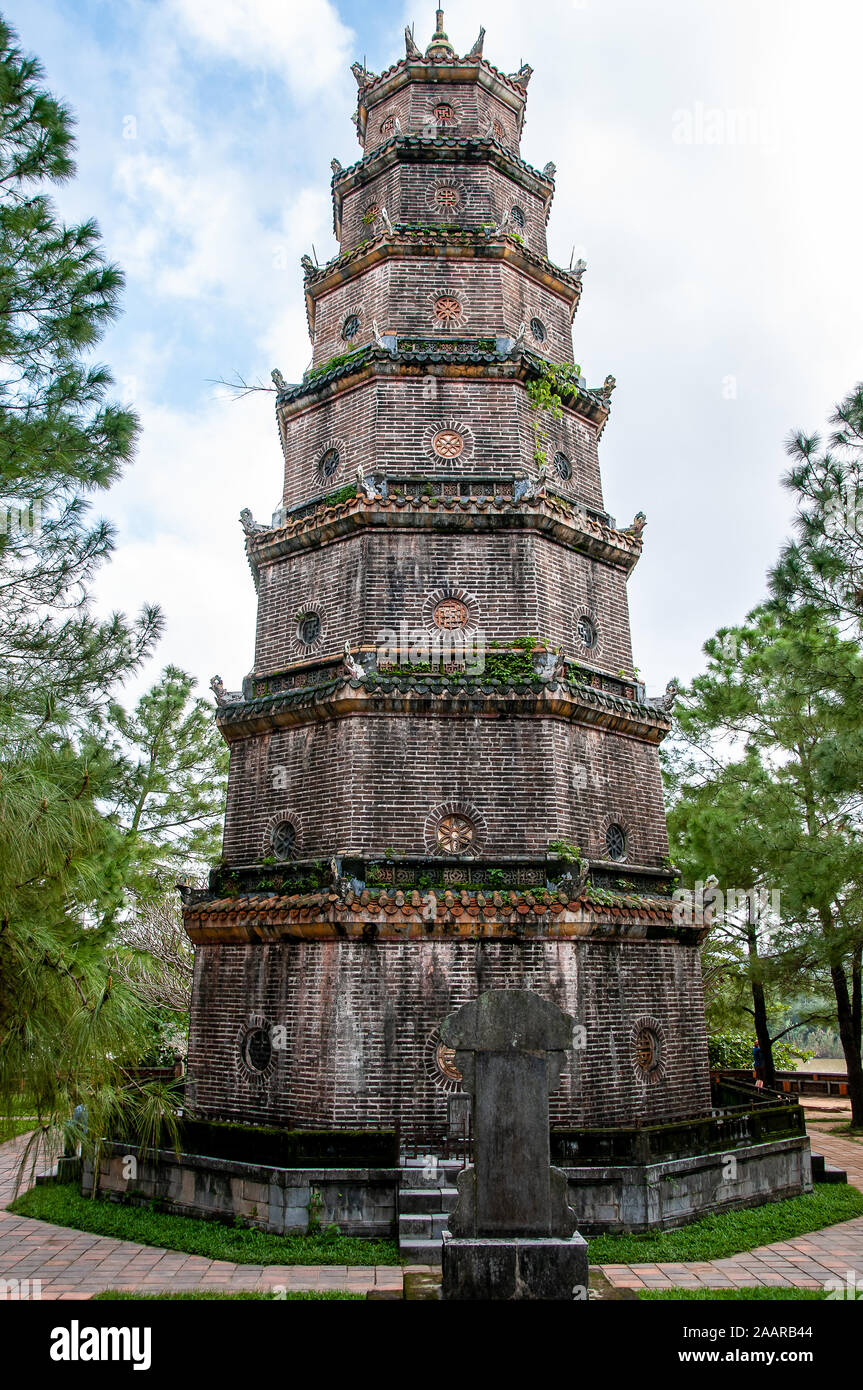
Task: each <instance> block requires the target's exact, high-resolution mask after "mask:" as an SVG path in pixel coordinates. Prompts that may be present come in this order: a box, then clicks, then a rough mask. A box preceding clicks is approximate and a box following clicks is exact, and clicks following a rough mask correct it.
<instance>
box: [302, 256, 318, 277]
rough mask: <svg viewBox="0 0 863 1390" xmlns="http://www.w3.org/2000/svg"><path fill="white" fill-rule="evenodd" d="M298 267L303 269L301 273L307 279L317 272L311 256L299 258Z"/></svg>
mask: <svg viewBox="0 0 863 1390" xmlns="http://www.w3.org/2000/svg"><path fill="white" fill-rule="evenodd" d="M300 265H301V266H302V267H303V271H304V273H305V275H306V276H307V277H308V276H309V275H314V273H315V271H316V270H317V266H316V265H315V263H314V261H313V260H312V258H311V256H300Z"/></svg>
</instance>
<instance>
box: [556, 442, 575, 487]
mask: <svg viewBox="0 0 863 1390" xmlns="http://www.w3.org/2000/svg"><path fill="white" fill-rule="evenodd" d="M553 464H554V471H555V473H556V474H557V476H558V477H559V478H562V479H563V481H564V482H565V483H568V482H569V481H570V479H571V477H572V463H571V462H570V460H569V459H568V458H567V456H566V454H562V453H561V452H560V450H558V452H557V453H556V454H555V456H554V460H553Z"/></svg>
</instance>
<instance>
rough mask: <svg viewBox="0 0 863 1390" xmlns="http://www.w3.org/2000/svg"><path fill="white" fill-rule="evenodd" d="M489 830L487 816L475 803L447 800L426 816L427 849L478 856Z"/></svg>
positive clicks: (451, 854) (457, 855)
mask: <svg viewBox="0 0 863 1390" xmlns="http://www.w3.org/2000/svg"><path fill="white" fill-rule="evenodd" d="M485 829H486V827H485V821H484V819H483V817H482V816H481V815H480V813H479V811H478V810H477V808H476V807H475V806H474V805H473V804H472V803H471V802H467V801H447V802H444V803H442V804H441V805H440V806H436V807H435V808H434V810H433V811H430V812H429V814H428V816H427V817H426V823H425V834H424V839H425V847H426V852H427V853H428V854H435V855H447V856H450V857H453V858H457V859H475V858H476V857H477V855H478V854H479V853H480V849H481V846H482V843H483V840H484V839H485Z"/></svg>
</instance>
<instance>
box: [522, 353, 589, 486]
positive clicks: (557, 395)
mask: <svg viewBox="0 0 863 1390" xmlns="http://www.w3.org/2000/svg"><path fill="white" fill-rule="evenodd" d="M537 370H538V374H537V376H535V377H534V378H533V379H532V380H531V381H529V382H528V384H527V398H528V400H529V401H530V408H531V410H533V411H535V412H536V413H537V418H536V419H535V420H534V422H533V440H534V449H533V461H534V463H535V464H536V465H537V467H538V468H539V469H542V468H544V467H545V466H546V464H547V462H548V453H547V450H546V449H545V448H544V447H543V441H545V440H547V439H548V432H547V430H544V429H543V428H542V425H541V424H540V418H541V417H540V412H541V411H546V412H547V413H548V414H549V415H550V416H551V418H552V419H553V420H562V419H563V410H562V405H563V398H564V396H572V397H573V398H574V397H576V396H577V395H578V378H579V377H580V376H581V367H580V366H579V365H578V364H576V365H575V366H572V367H570V365H569V363H568V362H560V363H557V362H544V361H543V362H541V363H540V364H539V367H538V369H537Z"/></svg>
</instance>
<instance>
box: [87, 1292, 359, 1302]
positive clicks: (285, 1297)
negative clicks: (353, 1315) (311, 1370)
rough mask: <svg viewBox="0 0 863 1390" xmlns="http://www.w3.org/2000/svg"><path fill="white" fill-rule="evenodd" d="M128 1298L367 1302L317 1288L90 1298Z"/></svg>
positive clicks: (118, 1294)
mask: <svg viewBox="0 0 863 1390" xmlns="http://www.w3.org/2000/svg"><path fill="white" fill-rule="evenodd" d="M119 1299H126V1300H127V1301H128V1302H134V1303H164V1302H166V1301H168V1300H170V1301H171V1302H172V1303H173V1302H175V1301H178V1302H185V1303H220V1302H221V1303H224V1302H231V1303H237V1302H243V1303H248V1302H250V1301H252V1302H254V1301H257V1300H260V1301H262V1302H264V1303H308V1302H310V1301H316V1302H317V1301H318V1300H324V1301H326V1302H328V1303H332V1302H335V1301H338V1302H341V1303H356V1302H358V1301H360V1302H363V1303H365V1301H366V1296H365V1294H364V1293H345V1292H343V1290H341V1289H327V1290H326V1291H325V1292H320V1293H319V1292H316V1291H315V1290H314V1289H294V1290H292V1291H291V1292H290V1293H282V1294H274V1293H270V1292H269V1290H266V1291H264V1292H262V1293H255V1292H254V1291H252V1290H250V1289H238V1290H237V1292H236V1293H212V1292H210V1291H209V1290H207V1289H202V1290H201V1292H200V1293H198V1292H196V1291H194V1290H192V1291H191V1292H187V1293H135V1292H134V1291H130V1290H128V1289H105V1290H104V1291H103V1292H102V1293H96V1294H94V1295H93V1297H92V1298H91V1299H90V1302H91V1303H113V1302H114V1301H115V1300H119Z"/></svg>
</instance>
